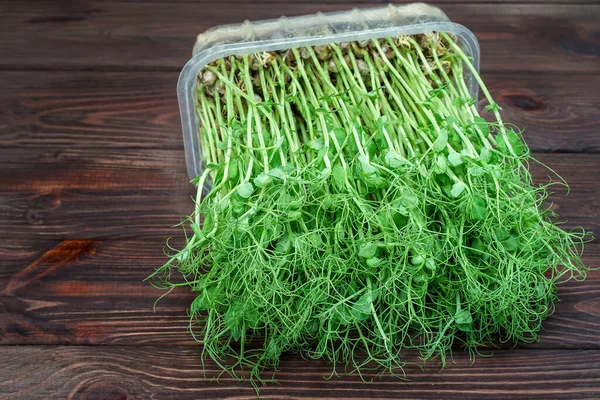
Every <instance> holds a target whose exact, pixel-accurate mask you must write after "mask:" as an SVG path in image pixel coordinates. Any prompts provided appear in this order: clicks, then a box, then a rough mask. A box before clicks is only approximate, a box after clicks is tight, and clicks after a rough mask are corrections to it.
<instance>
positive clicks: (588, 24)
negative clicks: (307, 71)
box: [0, 0, 600, 73]
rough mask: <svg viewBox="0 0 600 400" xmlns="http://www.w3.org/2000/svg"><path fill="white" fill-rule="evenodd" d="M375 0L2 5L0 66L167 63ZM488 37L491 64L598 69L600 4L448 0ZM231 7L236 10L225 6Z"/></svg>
mask: <svg viewBox="0 0 600 400" xmlns="http://www.w3.org/2000/svg"><path fill="white" fill-rule="evenodd" d="M373 5H374V3H373V2H372V1H366V2H355V1H352V2H335V3H329V2H327V3H316V2H310V3H306V2H273V3H270V4H269V6H268V7H265V6H264V5H263V4H262V2H246V3H240V2H239V1H237V0H236V1H235V2H230V1H228V0H225V1H219V2H214V1H211V2H210V3H205V2H186V3H175V4H171V3H166V2H151V3H142V2H140V3H138V2H127V3H116V2H110V1H103V0H90V1H86V2H76V3H61V2H46V1H42V0H37V1H27V2H18V3H16V4H15V3H14V2H12V3H10V6H6V7H5V8H4V10H3V12H2V14H0V15H1V16H0V26H3V28H4V30H3V32H4V33H3V40H1V41H0V54H3V55H4V56H3V57H2V58H1V59H0V68H4V69H6V68H8V69H17V68H18V69H35V70H40V69H42V70H48V69H81V68H87V69H94V70H97V69H118V70H123V69H127V70H133V69H140V68H144V69H147V70H157V69H162V70H165V69H168V70H172V71H179V70H180V69H181V68H182V66H183V65H184V63H185V62H186V61H187V60H188V59H189V57H190V54H191V49H192V46H193V43H194V40H195V38H196V35H197V34H198V33H200V32H202V31H204V30H206V29H207V28H209V27H211V26H214V25H220V24H227V23H239V22H243V21H244V20H246V19H249V20H261V19H267V18H277V17H280V16H281V15H287V16H295V15H303V14H310V13H315V12H317V11H323V12H327V11H336V10H345V9H349V8H352V7H365V6H373ZM440 5H441V6H442V7H443V9H444V11H445V12H446V13H447V14H448V16H449V17H450V19H451V20H452V21H454V22H457V23H460V24H463V25H466V26H467V27H468V28H469V29H471V30H472V31H473V32H474V33H475V34H476V36H477V38H478V39H479V41H480V44H481V49H482V70H483V71H488V72H489V71H508V70H510V71H568V72H569V73H573V72H576V71H578V72H594V71H597V70H598V69H599V68H600V58H599V57H598V55H599V53H600V46H599V42H598V41H599V40H600V36H599V32H600V28H599V25H598V23H597V21H598V16H599V15H600V6H598V5H595V4H587V5H586V4H579V3H577V4H569V5H566V4H520V5H518V6H515V5H514V4H503V3H493V4H440ZM223 10H227V12H223Z"/></svg>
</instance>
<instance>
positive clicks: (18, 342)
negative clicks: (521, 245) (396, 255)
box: [0, 0, 600, 399]
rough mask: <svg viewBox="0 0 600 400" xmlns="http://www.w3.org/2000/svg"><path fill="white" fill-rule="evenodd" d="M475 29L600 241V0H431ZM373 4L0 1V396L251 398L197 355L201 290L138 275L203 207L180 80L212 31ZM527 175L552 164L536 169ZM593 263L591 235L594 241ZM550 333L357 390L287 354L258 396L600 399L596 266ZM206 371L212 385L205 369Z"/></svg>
mask: <svg viewBox="0 0 600 400" xmlns="http://www.w3.org/2000/svg"><path fill="white" fill-rule="evenodd" d="M438 3H439V5H440V6H441V7H442V8H443V9H444V10H445V11H446V12H447V14H448V15H449V16H450V18H451V19H453V20H454V21H455V22H458V23H461V24H463V25H465V26H467V27H468V28H470V29H471V30H473V31H474V32H475V34H476V36H477V37H478V39H479V41H480V45H481V50H482V64H481V69H482V76H483V79H484V80H485V81H486V82H487V83H488V85H489V87H490V89H491V91H492V94H493V95H494V97H495V98H496V99H497V100H498V102H499V104H500V105H501V107H502V108H503V110H502V114H503V116H504V117H505V118H506V120H509V121H511V122H513V123H515V124H517V125H518V126H519V127H522V128H525V137H526V139H527V141H528V143H529V145H530V147H531V149H532V150H533V151H534V152H535V153H536V154H535V156H536V158H538V159H539V160H540V161H542V162H544V163H545V164H547V165H549V166H550V167H552V168H553V169H555V170H556V172H558V173H559V174H560V175H562V176H563V177H564V178H565V179H566V180H567V181H568V182H569V183H570V185H571V192H570V194H569V195H568V196H565V194H566V191H565V189H564V188H561V187H556V189H555V194H553V196H552V201H553V206H552V207H553V208H554V209H555V210H556V211H557V212H558V213H559V214H560V216H561V220H564V221H567V222H566V224H565V227H566V228H571V227H574V226H583V227H584V228H586V229H590V230H592V231H594V232H596V236H598V235H599V234H598V232H600V128H599V127H600V96H598V93H599V92H600V75H599V74H598V71H600V24H599V23H598V21H600V2H598V1H576V2H573V1H566V0H565V1H561V0H552V1H544V0H529V1H506V2H498V1H486V2H475V1H471V0H469V1H460V2H458V1H450V0H444V1H439V2H438ZM380 4H381V2H380V1H375V0H373V1H360V0H344V1H328V2H318V1H316V0H300V1H296V2H284V1H277V0H267V1H263V2H258V1H252V2H251V1H242V0H225V1H217V0H208V1H201V2H200V1H191V0H178V1H175V2H166V1H161V0H150V1H143V2H139V1H123V2H116V1H100V0H88V1H69V2H60V1H41V0H38V1H19V2H14V1H8V0H0V33H1V35H0V241H1V242H0V243H2V246H0V343H1V344H2V345H1V346H0V398H2V399H4V398H6V399H39V398H50V399H62V398H74V399H125V398H131V399H139V398H142V399H145V398H160V399H163V398H172V399H198V398H232V399H233V398H235V399H240V398H253V397H255V396H256V395H255V392H254V391H253V389H252V388H251V387H250V386H249V385H248V384H247V383H238V382H235V381H234V380H232V379H231V378H230V377H228V376H222V377H221V380H220V382H219V383H217V382H216V381H215V380H214V379H213V378H214V376H215V375H216V374H217V373H218V370H217V368H216V367H215V365H212V364H210V363H209V364H207V365H206V366H205V369H204V370H203V367H202V364H201V362H200V353H201V345H199V344H197V343H195V342H194V341H193V340H192V339H191V337H190V335H189V334H188V332H187V330H186V329H187V317H186V308H187V306H188V305H189V303H190V301H191V299H192V298H193V293H189V292H188V291H187V290H185V289H183V288H181V289H180V290H176V291H174V292H173V293H172V294H171V295H170V296H169V297H166V298H164V299H163V300H162V301H161V302H159V303H158V304H157V308H156V311H155V312H154V311H153V309H152V308H153V304H154V300H155V299H156V297H157V296H158V295H159V294H160V293H159V292H158V291H157V290H155V289H154V288H152V287H151V286H149V285H148V284H147V283H144V282H143V279H144V278H145V277H146V276H147V275H148V273H149V272H150V271H152V269H153V268H156V267H158V266H160V265H161V264H162V263H163V262H164V261H165V256H164V255H163V246H164V243H165V239H166V238H167V237H173V243H175V244H177V243H181V240H182V237H183V232H182V231H181V228H173V225H175V224H177V223H178V222H179V220H180V218H181V217H182V216H185V215H186V214H188V213H189V212H190V211H191V210H192V209H193V203H192V200H191V198H190V197H191V196H192V195H193V192H194V190H193V187H192V186H191V185H190V184H189V183H188V178H187V173H186V170H185V160H184V154H183V142H182V139H181V130H180V122H179V115H178V106H177V101H176V95H175V85H176V82H177V77H178V71H179V70H180V68H181V67H182V65H183V64H184V63H185V61H186V60H187V59H188V57H189V54H190V52H191V47H192V45H193V42H194V39H195V36H196V34H197V33H198V32H200V31H202V30H204V29H206V28H208V27H210V26H213V25H217V24H222V23H231V22H241V21H243V20H244V19H250V20H256V19H264V18H274V17H278V16H280V15H288V16H293V15H300V14H306V13H313V12H316V11H332V10H342V9H347V8H351V7H366V6H375V5H380ZM532 172H533V174H534V176H535V177H536V180H538V181H543V180H544V179H545V177H546V175H547V174H546V173H545V172H544V170H543V169H542V168H540V167H538V166H535V165H532ZM584 260H585V262H586V264H587V265H589V266H592V267H600V240H596V241H594V242H593V243H591V244H589V245H588V246H586V249H585V254H584ZM559 296H560V298H561V302H560V303H558V304H557V307H556V312H555V314H554V315H552V316H551V317H549V318H548V320H547V321H546V323H545V325H544V327H545V329H544V330H543V331H542V332H541V333H540V342H539V343H534V344H527V345H525V344H519V345H518V346H517V347H516V348H509V347H507V346H501V347H502V348H501V349H497V350H495V351H494V353H495V355H494V357H491V358H481V357H478V358H477V360H476V362H475V364H474V365H473V366H469V362H468V361H469V360H468V357H467V355H466V354H464V353H462V352H460V351H458V352H457V353H456V354H455V356H456V363H457V365H453V366H451V367H450V368H449V369H447V370H445V371H443V372H439V371H438V366H437V365H435V363H432V364H430V365H429V367H428V368H427V369H426V370H425V371H421V370H420V369H419V368H418V367H416V366H409V367H407V369H406V372H407V375H408V377H409V378H410V380H409V381H400V380H397V379H395V378H393V377H390V376H387V375H384V376H383V377H378V376H371V375H368V376H366V378H367V379H371V378H373V382H372V383H370V384H364V383H362V382H361V381H360V378H359V377H357V376H356V375H347V374H343V373H340V377H339V378H332V379H331V380H325V379H323V377H324V376H327V375H328V373H329V372H330V370H331V367H330V366H329V365H327V364H325V363H323V362H320V361H305V360H301V359H299V358H297V357H294V356H292V355H288V356H286V358H285V359H284V360H283V362H282V365H281V372H280V373H279V375H278V378H279V383H278V384H276V385H269V386H267V387H264V388H262V390H261V397H264V398H273V399H275V398H277V399H279V398H340V399H341V398H356V399H359V398H382V399H383V398H403V399H410V398H415V399H422V398H436V399H437V398H468V399H481V398H498V399H508V398H523V399H550V398H564V399H582V398H600V362H599V360H600V271H598V270H596V271H592V272H590V273H589V275H588V279H587V280H586V281H584V282H569V283H567V284H565V285H562V286H560V289H559ZM204 373H206V375H207V378H205V377H204Z"/></svg>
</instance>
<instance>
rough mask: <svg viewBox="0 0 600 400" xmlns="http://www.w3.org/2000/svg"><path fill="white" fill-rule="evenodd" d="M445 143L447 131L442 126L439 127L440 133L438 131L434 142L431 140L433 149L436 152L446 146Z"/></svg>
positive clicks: (446, 142)
mask: <svg viewBox="0 0 600 400" xmlns="http://www.w3.org/2000/svg"><path fill="white" fill-rule="evenodd" d="M447 144H448V131H447V130H446V129H444V128H442V129H440V133H439V135H438V137H437V139H436V140H435V142H433V150H434V151H435V152H436V153H440V152H442V151H443V150H444V149H445V148H446V145H447Z"/></svg>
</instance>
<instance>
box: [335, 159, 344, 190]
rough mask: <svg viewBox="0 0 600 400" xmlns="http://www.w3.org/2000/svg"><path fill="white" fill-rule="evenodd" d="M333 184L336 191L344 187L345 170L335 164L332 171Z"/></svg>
mask: <svg viewBox="0 0 600 400" xmlns="http://www.w3.org/2000/svg"><path fill="white" fill-rule="evenodd" d="M332 178H333V184H334V185H335V187H336V188H337V189H338V190H342V189H343V188H344V187H345V186H346V169H345V168H344V167H342V165H341V164H335V165H334V166H333V171H332Z"/></svg>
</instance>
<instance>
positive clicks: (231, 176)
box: [227, 161, 240, 182]
mask: <svg viewBox="0 0 600 400" xmlns="http://www.w3.org/2000/svg"><path fill="white" fill-rule="evenodd" d="M239 171H240V169H239V165H238V163H237V161H231V162H230V163H229V170H228V172H227V180H228V181H230V182H235V181H237V180H238V178H239V174H240V173H239Z"/></svg>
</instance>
